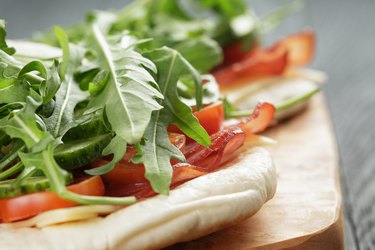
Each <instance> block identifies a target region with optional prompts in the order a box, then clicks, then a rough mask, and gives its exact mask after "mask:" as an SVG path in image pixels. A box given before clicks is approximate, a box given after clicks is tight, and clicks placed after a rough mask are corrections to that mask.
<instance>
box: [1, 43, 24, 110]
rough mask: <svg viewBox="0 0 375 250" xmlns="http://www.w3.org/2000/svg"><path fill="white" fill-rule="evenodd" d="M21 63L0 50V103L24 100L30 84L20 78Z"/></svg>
mask: <svg viewBox="0 0 375 250" xmlns="http://www.w3.org/2000/svg"><path fill="white" fill-rule="evenodd" d="M20 70H21V65H20V63H18V62H17V61H16V60H14V59H13V58H12V57H11V56H9V55H8V54H6V53H5V52H4V51H2V50H0V103H13V102H24V101H25V99H26V96H27V95H28V93H29V85H28V84H27V83H25V82H23V81H21V80H19V79H18V73H19V71H20Z"/></svg>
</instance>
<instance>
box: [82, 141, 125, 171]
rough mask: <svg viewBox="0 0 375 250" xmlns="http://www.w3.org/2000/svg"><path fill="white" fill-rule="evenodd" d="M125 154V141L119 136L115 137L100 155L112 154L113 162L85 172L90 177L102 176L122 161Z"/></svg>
mask: <svg viewBox="0 0 375 250" xmlns="http://www.w3.org/2000/svg"><path fill="white" fill-rule="evenodd" d="M125 153H126V141H125V140H124V138H122V137H120V136H115V137H114V138H113V139H112V140H111V142H110V143H109V144H108V146H107V147H106V148H105V149H104V150H103V152H102V155H103V156H107V155H111V154H113V160H112V161H110V162H108V163H107V164H104V165H103V166H100V167H99V168H93V169H89V170H86V171H85V172H86V173H88V174H91V175H102V174H105V173H108V172H110V171H111V170H112V169H113V168H114V167H115V166H116V164H117V163H118V162H119V161H120V160H121V159H122V157H123V156H124V155H125Z"/></svg>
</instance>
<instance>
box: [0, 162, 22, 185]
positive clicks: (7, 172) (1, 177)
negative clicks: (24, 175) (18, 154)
mask: <svg viewBox="0 0 375 250" xmlns="http://www.w3.org/2000/svg"><path fill="white" fill-rule="evenodd" d="M23 168H24V166H23V164H22V162H18V163H16V164H15V165H14V166H12V167H10V168H8V169H7V170H5V171H4V172H2V173H0V181H2V180H5V179H7V178H8V177H10V176H12V175H14V174H16V173H18V172H20V171H21V170H22V169H23Z"/></svg>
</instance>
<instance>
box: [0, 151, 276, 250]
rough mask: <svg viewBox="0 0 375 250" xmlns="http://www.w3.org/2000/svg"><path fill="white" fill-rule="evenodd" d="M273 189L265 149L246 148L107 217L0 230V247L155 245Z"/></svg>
mask: <svg viewBox="0 0 375 250" xmlns="http://www.w3.org/2000/svg"><path fill="white" fill-rule="evenodd" d="M275 190H276V171H275V167H274V164H273V162H272V158H271V156H270V155H269V153H268V152H267V151H266V150H264V149H262V148H254V149H249V150H246V151H244V152H242V153H241V154H240V155H238V156H237V157H236V158H235V159H233V160H232V161H230V162H229V163H227V167H226V168H224V169H221V170H220V171H217V172H214V173H211V174H208V175H205V176H201V177H199V178H196V179H194V180H191V181H189V182H187V183H185V184H183V185H181V186H179V187H177V188H175V189H174V190H172V191H171V192H170V195H169V196H162V195H158V196H155V197H153V198H150V199H147V200H145V201H142V202H139V203H136V204H134V205H131V206H128V207H126V208H123V209H121V210H119V211H117V212H115V213H113V214H110V215H108V216H107V217H105V218H96V219H91V220H88V221H82V222H76V223H68V224H63V225H57V226H51V227H46V228H41V229H37V228H21V229H8V228H7V229H5V228H0V242H1V248H3V249H90V250H94V249H158V248H162V247H166V246H169V245H172V244H174V243H177V242H181V241H189V240H193V239H196V238H199V237H201V236H203V235H206V234H209V233H211V232H214V231H217V230H220V229H222V228H225V227H228V226H230V225H233V224H235V223H238V222H240V221H242V220H244V219H245V218H247V217H249V216H251V215H253V214H254V213H256V212H257V211H258V210H259V209H260V208H261V206H262V205H263V204H264V203H265V202H266V201H267V200H269V199H271V198H272V197H273V195H274V193H275Z"/></svg>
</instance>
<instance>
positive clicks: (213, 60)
mask: <svg viewBox="0 0 375 250" xmlns="http://www.w3.org/2000/svg"><path fill="white" fill-rule="evenodd" d="M174 49H176V50H178V51H179V52H180V53H181V55H182V56H183V57H184V58H185V59H186V60H187V61H188V62H189V63H190V64H191V65H192V66H193V67H194V68H196V69H197V70H199V71H200V72H208V71H209V70H210V69H212V68H213V67H215V66H216V65H218V64H220V63H221V62H222V60H223V56H222V50H221V48H220V46H219V44H218V43H217V42H215V41H214V40H212V39H209V38H207V37H203V38H198V39H192V40H185V41H183V42H181V43H179V44H177V45H176V46H174Z"/></svg>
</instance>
